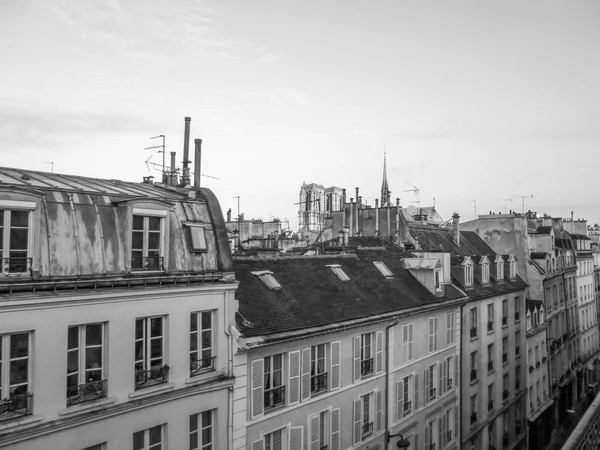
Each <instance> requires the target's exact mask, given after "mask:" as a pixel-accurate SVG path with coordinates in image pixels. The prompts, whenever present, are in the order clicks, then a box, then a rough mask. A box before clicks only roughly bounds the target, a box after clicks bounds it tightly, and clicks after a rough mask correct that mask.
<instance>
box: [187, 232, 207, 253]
mask: <svg viewBox="0 0 600 450" xmlns="http://www.w3.org/2000/svg"><path fill="white" fill-rule="evenodd" d="M188 230H189V231H188V233H189V236H190V251H192V252H205V251H206V250H207V248H206V234H205V230H204V228H202V227H188Z"/></svg>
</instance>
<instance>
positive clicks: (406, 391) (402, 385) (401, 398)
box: [396, 375, 416, 420]
mask: <svg viewBox="0 0 600 450" xmlns="http://www.w3.org/2000/svg"><path fill="white" fill-rule="evenodd" d="M414 383H415V377H414V376H413V375H408V376H406V377H404V378H402V380H401V381H399V382H398V383H397V384H396V420H400V419H402V418H403V417H406V416H407V415H409V414H410V413H411V412H412V411H413V404H412V398H413V396H414V392H415V391H416V388H415V385H414ZM414 409H416V407H415V408H414Z"/></svg>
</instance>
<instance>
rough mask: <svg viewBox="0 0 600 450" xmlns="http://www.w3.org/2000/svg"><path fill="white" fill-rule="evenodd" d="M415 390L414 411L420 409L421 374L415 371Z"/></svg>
mask: <svg viewBox="0 0 600 450" xmlns="http://www.w3.org/2000/svg"><path fill="white" fill-rule="evenodd" d="M414 392H415V395H414V397H415V401H414V403H415V404H414V407H413V411H416V410H417V409H419V374H418V373H415V387H414Z"/></svg>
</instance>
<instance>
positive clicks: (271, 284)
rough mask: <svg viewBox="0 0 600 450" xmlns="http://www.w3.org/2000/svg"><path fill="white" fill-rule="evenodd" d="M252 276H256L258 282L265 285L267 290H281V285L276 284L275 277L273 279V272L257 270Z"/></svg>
mask: <svg viewBox="0 0 600 450" xmlns="http://www.w3.org/2000/svg"><path fill="white" fill-rule="evenodd" d="M252 275H256V276H257V277H258V278H260V281H262V282H263V283H265V284H266V285H267V287H268V288H269V289H281V285H280V284H279V283H278V282H277V280H276V279H275V277H273V272H271V271H269V270H258V271H256V272H252Z"/></svg>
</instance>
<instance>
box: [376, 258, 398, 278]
mask: <svg viewBox="0 0 600 450" xmlns="http://www.w3.org/2000/svg"><path fill="white" fill-rule="evenodd" d="M373 264H375V267H377V269H379V271H380V272H381V275H383V276H384V277H386V278H394V274H393V273H392V271H391V270H390V269H388V267H387V266H386V265H385V264H384V263H383V262H381V261H373Z"/></svg>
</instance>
